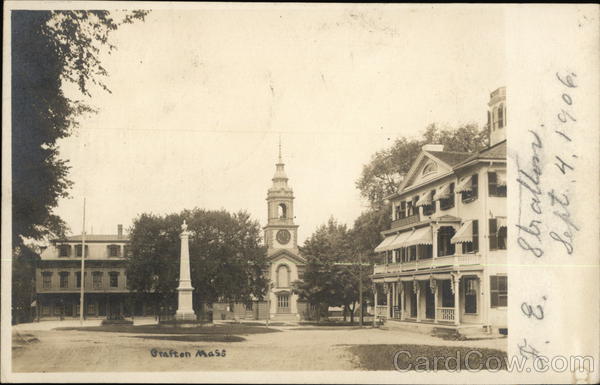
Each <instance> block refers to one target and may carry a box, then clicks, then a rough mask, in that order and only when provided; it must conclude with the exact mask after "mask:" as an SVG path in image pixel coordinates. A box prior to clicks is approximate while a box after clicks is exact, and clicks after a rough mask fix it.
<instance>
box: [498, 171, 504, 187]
mask: <svg viewBox="0 0 600 385" xmlns="http://www.w3.org/2000/svg"><path fill="white" fill-rule="evenodd" d="M496 186H501V187H506V172H504V171H496Z"/></svg>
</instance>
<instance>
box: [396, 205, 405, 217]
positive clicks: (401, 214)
mask: <svg viewBox="0 0 600 385" xmlns="http://www.w3.org/2000/svg"><path fill="white" fill-rule="evenodd" d="M405 217H406V202H404V201H402V202H400V212H399V215H398V218H397V219H402V218H405Z"/></svg>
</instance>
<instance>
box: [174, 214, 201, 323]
mask: <svg viewBox="0 0 600 385" xmlns="http://www.w3.org/2000/svg"><path fill="white" fill-rule="evenodd" d="M189 236H190V233H189V232H188V231H187V223H185V220H184V221H183V224H182V225H181V235H180V236H179V238H181V255H180V261H179V287H177V292H178V294H179V298H178V302H177V313H175V319H176V320H180V321H195V320H196V314H195V313H194V306H193V301H192V298H193V297H192V296H193V292H194V288H193V287H192V280H191V278H190V250H189V245H188V241H189Z"/></svg>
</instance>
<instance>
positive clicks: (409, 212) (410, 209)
mask: <svg viewBox="0 0 600 385" xmlns="http://www.w3.org/2000/svg"><path fill="white" fill-rule="evenodd" d="M413 211H414V210H413V203H412V201H407V202H406V216H407V217H410V216H411V215H413Z"/></svg>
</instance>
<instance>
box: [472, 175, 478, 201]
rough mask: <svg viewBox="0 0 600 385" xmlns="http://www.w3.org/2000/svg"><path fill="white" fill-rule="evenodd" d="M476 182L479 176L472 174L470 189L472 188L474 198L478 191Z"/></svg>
mask: <svg viewBox="0 0 600 385" xmlns="http://www.w3.org/2000/svg"><path fill="white" fill-rule="evenodd" d="M478 181H479V175H477V174H473V175H472V176H471V188H472V190H471V191H472V194H473V197H474V198H477V195H478V191H479V185H478Z"/></svg>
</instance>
